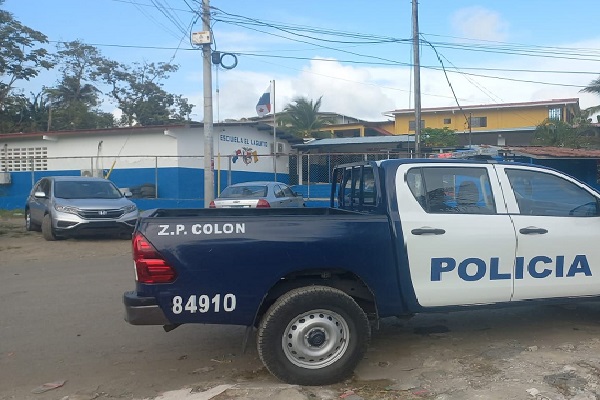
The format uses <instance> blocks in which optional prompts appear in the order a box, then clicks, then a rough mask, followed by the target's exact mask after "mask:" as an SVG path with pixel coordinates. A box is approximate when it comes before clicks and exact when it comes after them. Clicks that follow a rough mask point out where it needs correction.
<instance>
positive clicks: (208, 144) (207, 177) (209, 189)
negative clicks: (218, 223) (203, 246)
mask: <svg viewBox="0 0 600 400" xmlns="http://www.w3.org/2000/svg"><path fill="white" fill-rule="evenodd" d="M209 3H210V0H202V30H203V31H204V32H210V4H209ZM211 42H212V37H211V40H210V41H209V43H204V44H203V45H202V85H203V86H204V124H203V125H204V207H205V208H208V206H209V205H210V202H211V201H213V200H214V198H215V195H214V192H215V183H214V180H215V179H214V175H213V135H212V133H213V104H212V70H211V68H212V65H211V49H210V45H211Z"/></svg>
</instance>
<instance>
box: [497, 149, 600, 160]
mask: <svg viewBox="0 0 600 400" xmlns="http://www.w3.org/2000/svg"><path fill="white" fill-rule="evenodd" d="M502 151H503V152H504V153H505V154H506V153H507V152H508V153H509V154H512V155H516V156H525V157H531V158H554V159H556V158H565V159H574V158H600V150H592V149H569V148H566V147H549V146H544V147H541V146H539V147H538V146H522V147H521V146H519V147H504V148H502Z"/></svg>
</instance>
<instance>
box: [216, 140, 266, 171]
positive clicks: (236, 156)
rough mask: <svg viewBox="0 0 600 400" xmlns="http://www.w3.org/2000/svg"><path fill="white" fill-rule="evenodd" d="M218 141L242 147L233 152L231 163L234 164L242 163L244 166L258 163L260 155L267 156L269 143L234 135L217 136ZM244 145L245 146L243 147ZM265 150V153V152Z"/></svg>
mask: <svg viewBox="0 0 600 400" xmlns="http://www.w3.org/2000/svg"><path fill="white" fill-rule="evenodd" d="M219 140H220V141H221V142H225V143H233V144H236V143H239V144H242V145H243V146H242V147H241V148H237V149H235V150H234V151H233V157H232V159H231V161H232V163H234V164H236V163H238V161H240V160H241V161H242V162H243V163H244V164H245V165H250V164H252V163H255V164H256V163H258V162H259V161H260V157H259V156H260V155H267V154H268V148H269V142H267V141H265V140H258V139H252V138H247V137H241V136H235V135H219ZM244 145H245V146H244ZM265 150H267V151H265Z"/></svg>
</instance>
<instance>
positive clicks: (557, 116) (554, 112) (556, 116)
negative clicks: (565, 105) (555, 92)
mask: <svg viewBox="0 0 600 400" xmlns="http://www.w3.org/2000/svg"><path fill="white" fill-rule="evenodd" d="M548 119H551V120H554V121H562V109H561V108H560V107H557V108H549V109H548Z"/></svg>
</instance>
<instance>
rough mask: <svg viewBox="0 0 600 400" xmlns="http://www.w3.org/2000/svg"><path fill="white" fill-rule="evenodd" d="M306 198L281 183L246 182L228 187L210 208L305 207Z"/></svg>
mask: <svg viewBox="0 0 600 400" xmlns="http://www.w3.org/2000/svg"><path fill="white" fill-rule="evenodd" d="M304 205H305V204H304V198H303V197H302V196H301V195H299V194H298V193H295V192H294V191H293V190H292V189H291V188H290V187H289V186H288V185H286V184H285V183H281V182H263V181H260V182H244V183H236V184H234V185H231V186H228V187H226V188H225V190H223V192H221V195H220V196H219V197H218V198H216V199H215V200H214V201H212V202H211V203H210V208H269V207H273V208H275V207H277V208H279V207H304Z"/></svg>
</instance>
